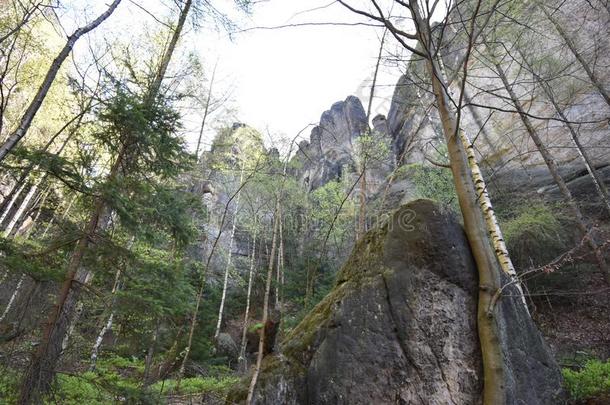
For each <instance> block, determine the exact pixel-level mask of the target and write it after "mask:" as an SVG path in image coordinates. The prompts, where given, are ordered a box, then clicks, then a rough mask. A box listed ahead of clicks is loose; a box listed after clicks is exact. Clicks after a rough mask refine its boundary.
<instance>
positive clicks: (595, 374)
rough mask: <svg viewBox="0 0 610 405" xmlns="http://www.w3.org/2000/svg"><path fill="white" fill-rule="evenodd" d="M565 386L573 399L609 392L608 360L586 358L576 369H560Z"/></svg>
mask: <svg viewBox="0 0 610 405" xmlns="http://www.w3.org/2000/svg"><path fill="white" fill-rule="evenodd" d="M562 373H563V378H564V381H565V386H566V388H567V390H568V392H569V394H570V396H571V397H572V399H575V400H582V399H587V398H591V397H595V396H600V395H604V394H605V395H608V394H610V360H608V361H606V362H602V361H600V360H588V361H587V362H586V363H585V364H584V366H583V367H582V368H581V369H580V370H578V371H575V370H572V369H569V368H564V369H563V370H562Z"/></svg>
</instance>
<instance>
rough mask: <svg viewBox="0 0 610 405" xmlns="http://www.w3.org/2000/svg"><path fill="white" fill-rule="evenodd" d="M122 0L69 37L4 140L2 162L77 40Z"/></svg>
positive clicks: (28, 122)
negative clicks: (12, 129) (15, 125)
mask: <svg viewBox="0 0 610 405" xmlns="http://www.w3.org/2000/svg"><path fill="white" fill-rule="evenodd" d="M120 2H121V0H114V1H113V2H112V4H111V5H110V6H109V7H108V9H107V10H106V11H105V12H104V13H102V14H101V15H100V16H99V17H97V18H96V19H95V20H93V21H92V22H91V23H90V24H88V25H86V26H84V27H81V28H79V29H77V30H76V31H74V33H73V34H72V35H70V36H69V37H68V41H67V42H66V44H65V45H64V47H63V49H62V50H61V51H60V52H59V54H58V55H57V57H56V58H55V60H54V61H53V63H52V64H51V67H50V68H49V70H48V72H47V74H46V76H45V78H44V81H43V82H42V85H41V86H40V88H39V89H38V92H37V93H36V95H35V96H34V99H33V100H32V102H31V103H30V105H29V107H28V109H27V110H26V112H25V114H24V115H23V117H22V118H21V122H20V124H19V126H18V127H17V129H16V130H15V132H13V133H12V134H11V135H9V137H8V139H7V140H6V141H5V142H4V144H3V145H2V146H0V162H1V161H2V160H4V158H5V157H6V155H7V154H8V153H9V152H10V151H11V150H12V149H13V148H14V147H15V145H17V143H18V142H19V141H20V140H21V139H22V138H23V137H24V136H25V135H26V134H27V132H28V130H29V129H30V126H31V125H32V121H34V117H36V113H37V112H38V110H39V109H40V107H41V106H42V103H43V101H44V99H45V98H46V96H47V93H48V92H49V89H50V88H51V85H52V84H53V82H54V81H55V78H56V77H57V73H58V72H59V69H60V68H61V65H62V64H63V63H64V61H65V60H66V58H67V57H68V55H70V53H71V52H72V48H73V47H74V45H75V44H76V41H78V40H79V39H80V37H82V36H83V35H85V34H87V33H88V32H90V31H92V30H94V29H95V28H97V27H98V26H99V25H100V24H101V23H102V22H104V21H105V20H106V19H107V18H108V17H110V15H112V13H113V12H114V10H116V8H117V7H118V5H119V3H120Z"/></svg>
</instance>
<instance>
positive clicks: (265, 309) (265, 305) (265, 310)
mask: <svg viewBox="0 0 610 405" xmlns="http://www.w3.org/2000/svg"><path fill="white" fill-rule="evenodd" d="M279 207H280V200H279V197H278V198H277V200H276V204H275V214H274V217H275V218H274V221H273V237H272V238H271V254H270V255H269V267H268V269H267V282H266V284H265V298H264V300H263V327H262V328H261V329H260V338H259V341H258V353H257V355H256V365H255V366H254V374H253V375H252V380H251V381H250V387H249V388H248V397H247V399H246V404H247V405H250V404H251V403H252V398H253V396H254V390H255V388H256V381H257V380H258V374H259V373H260V370H261V364H262V361H263V354H264V347H265V325H267V321H268V320H269V295H270V292H271V279H272V278H273V263H274V261H275V249H276V245H277V236H278V228H279V215H278V214H279Z"/></svg>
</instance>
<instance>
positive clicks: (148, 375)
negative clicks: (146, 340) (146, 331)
mask: <svg viewBox="0 0 610 405" xmlns="http://www.w3.org/2000/svg"><path fill="white" fill-rule="evenodd" d="M160 327H161V322H160V320H159V318H157V320H156V321H155V331H154V334H153V338H152V341H151V342H150V346H148V352H147V353H146V360H145V361H144V376H143V379H144V387H148V386H149V385H150V384H152V383H153V378H152V372H151V370H152V366H153V360H154V357H155V350H157V341H158V340H159V329H160Z"/></svg>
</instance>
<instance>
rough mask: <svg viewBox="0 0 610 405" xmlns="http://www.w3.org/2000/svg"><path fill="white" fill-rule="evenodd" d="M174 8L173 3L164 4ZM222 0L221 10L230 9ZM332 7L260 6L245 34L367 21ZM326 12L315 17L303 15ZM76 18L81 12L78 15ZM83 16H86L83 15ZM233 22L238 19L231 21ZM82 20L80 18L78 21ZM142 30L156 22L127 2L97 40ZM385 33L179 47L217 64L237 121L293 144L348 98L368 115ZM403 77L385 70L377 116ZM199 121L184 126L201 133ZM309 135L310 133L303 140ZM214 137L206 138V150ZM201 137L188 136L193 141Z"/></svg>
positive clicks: (94, 1) (247, 20)
mask: <svg viewBox="0 0 610 405" xmlns="http://www.w3.org/2000/svg"><path fill="white" fill-rule="evenodd" d="M134 1H137V2H138V4H140V5H142V6H144V7H146V8H147V9H149V10H151V11H153V13H155V15H157V14H158V17H159V18H160V19H163V20H165V19H166V17H167V15H168V9H167V8H166V7H164V6H162V5H161V4H162V1H163V0H134ZM165 1H169V0H165ZM229 2H231V1H229V0H223V3H225V4H226V3H229ZM64 3H72V5H74V6H75V10H83V9H84V8H85V7H86V14H87V16H88V18H89V19H91V18H92V17H94V16H95V15H97V14H96V13H99V11H100V10H102V9H103V8H104V6H105V4H107V3H109V0H106V1H103V2H102V1H99V2H98V0H70V1H66V2H64ZM330 3H332V1H331V0H307V1H303V0H269V1H267V2H262V3H260V4H256V5H255V6H254V7H253V13H252V14H251V15H248V16H245V15H243V14H239V16H238V20H237V21H236V22H237V23H238V24H239V26H240V27H241V28H248V27H273V26H279V25H285V24H295V23H303V22H316V23H319V22H355V21H362V20H361V19H359V18H358V17H357V16H354V15H352V14H351V13H350V12H349V11H348V10H346V9H344V8H343V7H342V6H340V5H339V4H332V5H330V6H328V7H323V6H326V5H328V4H330ZM318 7H322V8H320V9H318V10H314V11H310V12H306V13H301V12H303V11H306V10H311V9H315V8H318ZM77 12H78V11H77ZM81 13H82V11H81ZM234 15H235V14H234ZM76 19H79V20H81V21H82V19H83V16H82V15H79V16H77V17H76ZM144 24H148V25H149V26H152V27H154V25H155V24H156V23H155V22H154V20H153V19H152V18H151V17H150V16H147V15H146V14H145V13H144V12H143V11H141V10H139V9H138V8H137V7H135V6H134V5H133V4H132V3H131V2H130V1H129V0H123V2H122V4H121V5H120V6H119V9H118V10H117V12H116V15H113V16H112V17H111V18H110V19H109V20H108V21H106V23H104V26H103V29H100V30H99V32H97V33H96V35H98V36H99V35H104V31H106V32H108V31H110V32H112V33H113V34H115V35H116V34H117V32H121V31H125V30H126V31H127V33H128V34H129V33H132V34H134V35H135V32H133V30H137V29H138V28H139V27H143V25H144ZM380 35H381V29H379V28H374V27H367V26H357V27H353V26H305V27H293V28H284V29H276V30H249V31H246V32H241V33H238V34H235V35H234V38H233V41H230V40H229V36H228V35H227V33H226V31H223V30H222V29H221V30H215V29H213V28H211V27H205V26H204V27H203V29H201V30H199V31H198V32H193V31H191V32H189V34H188V35H187V36H186V37H185V38H184V39H183V41H181V43H180V46H181V47H182V48H183V49H185V48H186V49H195V50H196V51H197V52H198V53H199V54H200V55H201V57H202V59H203V61H204V62H205V63H206V65H207V66H208V67H209V69H211V67H212V65H213V64H214V62H215V61H216V59H217V58H218V60H219V67H218V71H219V74H218V76H220V78H221V81H222V82H221V84H220V85H219V86H221V88H228V87H231V88H233V99H234V101H235V106H236V108H237V117H238V120H239V121H241V122H244V123H246V124H248V125H251V126H253V127H255V128H257V129H259V130H260V131H261V132H263V133H265V132H266V131H267V129H268V130H269V132H270V133H271V134H272V136H273V138H274V139H278V138H279V137H287V138H293V137H294V136H295V135H296V133H297V132H299V131H300V130H301V129H302V128H303V127H305V126H306V125H308V124H312V123H316V122H317V121H318V120H319V118H320V115H321V114H322V112H323V111H324V110H326V109H328V108H330V106H331V105H332V104H333V103H334V102H336V101H340V100H344V99H345V98H346V97H347V96H348V95H356V96H358V97H359V98H360V99H361V101H362V102H363V105H364V106H365V108H366V103H367V99H368V92H369V89H368V88H367V87H366V86H367V85H369V84H370V79H371V78H372V75H373V69H374V66H375V62H376V58H377V53H378V46H379V36H380ZM400 70H401V69H398V68H396V67H393V68H384V69H383V70H382V72H381V76H380V78H379V79H378V85H379V87H378V90H377V96H378V99H376V100H375V102H374V105H373V112H372V117H374V116H375V115H376V114H377V113H382V114H387V109H388V108H389V98H390V97H391V94H392V91H393V85H394V84H395V83H396V81H397V79H398V76H399V74H400ZM196 120H197V119H196V118H195V117H194V116H193V118H192V119H190V118H189V120H188V121H189V122H187V125H188V126H189V127H190V126H192V127H193V131H194V129H195V128H194V127H195V126H196ZM303 135H304V136H305V137H308V136H309V130H307V131H305V132H304V133H303ZM211 136H212V133H211V132H210V133H209V134H206V138H207V139H206V143H209V142H210V140H211ZM195 138H196V136H195V135H194V134H192V135H191V136H189V141H190V142H191V143H193V142H194V140H193V139H195Z"/></svg>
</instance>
